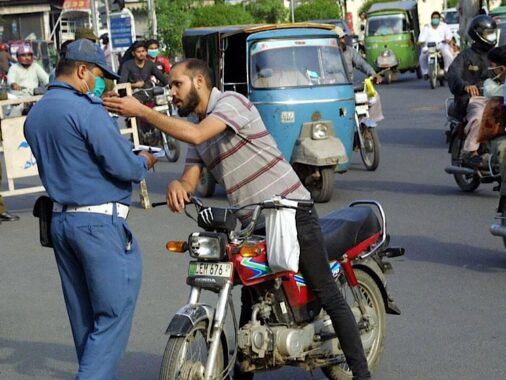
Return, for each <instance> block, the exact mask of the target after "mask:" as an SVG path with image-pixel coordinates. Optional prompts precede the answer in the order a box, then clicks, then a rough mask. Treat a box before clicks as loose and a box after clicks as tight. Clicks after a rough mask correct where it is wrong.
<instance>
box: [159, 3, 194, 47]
mask: <svg viewBox="0 0 506 380" xmlns="http://www.w3.org/2000/svg"><path fill="white" fill-rule="evenodd" d="M200 3H201V0H170V1H167V0H156V4H155V5H156V15H157V22H158V34H159V35H160V39H161V40H162V41H163V42H164V43H165V44H166V45H167V53H168V54H169V56H171V57H174V56H179V55H181V54H182V51H183V46H182V42H181V37H182V36H183V32H184V31H185V29H187V28H189V27H190V25H191V22H192V7H193V6H194V5H195V4H197V5H199V4H200Z"/></svg>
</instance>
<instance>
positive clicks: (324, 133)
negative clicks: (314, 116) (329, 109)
mask: <svg viewBox="0 0 506 380" xmlns="http://www.w3.org/2000/svg"><path fill="white" fill-rule="evenodd" d="M328 137H329V127H328V125H327V124H323V123H317V124H313V128H312V130H311V138H312V139H313V140H324V139H326V138H328Z"/></svg>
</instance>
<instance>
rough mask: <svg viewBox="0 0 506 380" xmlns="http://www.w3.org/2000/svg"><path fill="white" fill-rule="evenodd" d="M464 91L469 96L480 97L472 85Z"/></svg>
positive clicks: (478, 91) (476, 88)
mask: <svg viewBox="0 0 506 380" xmlns="http://www.w3.org/2000/svg"><path fill="white" fill-rule="evenodd" d="M464 91H465V92H467V93H468V94H469V95H470V96H480V90H479V89H478V87H476V86H475V85H474V84H470V85H469V86H466V87H464Z"/></svg>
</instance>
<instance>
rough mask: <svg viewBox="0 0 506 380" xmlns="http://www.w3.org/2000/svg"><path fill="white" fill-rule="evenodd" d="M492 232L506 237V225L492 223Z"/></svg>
mask: <svg viewBox="0 0 506 380" xmlns="http://www.w3.org/2000/svg"><path fill="white" fill-rule="evenodd" d="M489 230H490V233H491V234H492V235H494V236H501V237H506V226H502V225H500V224H492V225H491V226H490V229H489Z"/></svg>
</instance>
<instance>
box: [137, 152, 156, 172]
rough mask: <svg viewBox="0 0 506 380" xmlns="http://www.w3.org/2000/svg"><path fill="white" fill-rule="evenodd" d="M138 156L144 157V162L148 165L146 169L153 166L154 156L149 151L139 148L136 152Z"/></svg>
mask: <svg viewBox="0 0 506 380" xmlns="http://www.w3.org/2000/svg"><path fill="white" fill-rule="evenodd" d="M138 155H139V156H142V157H144V159H145V160H146V163H147V165H148V169H151V168H152V167H153V166H155V162H156V157H155V156H153V155H152V154H151V153H149V152H148V151H146V150H141V151H140V152H139V153H138Z"/></svg>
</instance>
